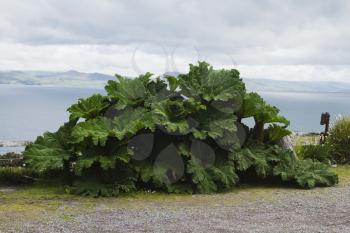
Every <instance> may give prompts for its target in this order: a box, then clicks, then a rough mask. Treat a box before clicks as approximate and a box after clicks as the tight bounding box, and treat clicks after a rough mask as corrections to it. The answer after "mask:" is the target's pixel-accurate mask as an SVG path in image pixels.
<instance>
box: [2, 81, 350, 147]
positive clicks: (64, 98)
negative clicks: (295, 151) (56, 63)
mask: <svg viewBox="0 0 350 233" xmlns="http://www.w3.org/2000/svg"><path fill="white" fill-rule="evenodd" d="M96 92H99V93H104V90H103V89H92V88H67V87H40V86H14V85H0V109H1V110H0V140H34V139H35V138H36V137H37V136H38V135H41V134H42V133H43V132H45V131H55V130H57V128H58V127H59V126H60V125H61V124H62V123H63V122H65V121H67V119H68V113H67V112H66V109H67V108H68V107H69V106H70V105H71V104H72V103H74V102H76V101H77V100H78V99H79V98H82V97H87V96H89V95H91V94H93V93H96ZM260 94H261V95H262V96H263V97H264V98H265V99H266V101H267V102H269V103H270V104H273V105H275V106H277V107H278V108H280V110H281V114H282V115H284V116H285V117H287V118H288V119H289V120H290V121H291V126H290V129H291V130H293V131H298V132H320V131H322V130H323V127H322V126H320V124H319V123H320V115H321V113H322V112H325V111H328V112H330V114H331V119H334V118H335V117H336V115H338V114H342V115H350V93H286V92H260ZM2 150H5V148H2ZM6 150H9V148H7V149H6ZM10 150H11V148H10ZM0 153H1V147H0Z"/></svg>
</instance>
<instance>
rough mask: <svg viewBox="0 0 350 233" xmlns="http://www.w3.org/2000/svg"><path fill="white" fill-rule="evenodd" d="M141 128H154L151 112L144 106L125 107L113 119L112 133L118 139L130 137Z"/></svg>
mask: <svg viewBox="0 0 350 233" xmlns="http://www.w3.org/2000/svg"><path fill="white" fill-rule="evenodd" d="M141 129H150V130H152V131H154V129H155V122H154V119H153V116H152V113H151V112H150V111H148V110H147V109H145V108H127V109H125V110H124V111H123V112H122V113H121V114H119V115H118V116H116V117H115V118H114V119H113V134H114V135H115V136H116V137H117V138H118V139H119V140H122V139H124V138H125V137H132V136H134V135H136V134H137V132H138V131H140V130H141Z"/></svg>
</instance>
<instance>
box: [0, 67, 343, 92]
mask: <svg viewBox="0 0 350 233" xmlns="http://www.w3.org/2000/svg"><path fill="white" fill-rule="evenodd" d="M178 74H179V73H176V72H169V73H166V74H165V75H174V76H176V75H178ZM111 79H115V78H114V76H112V75H106V74H101V73H82V72H78V71H74V70H71V71H67V72H46V71H0V84H14V85H45V86H67V87H68V86H73V87H104V85H105V84H106V82H107V81H108V80H111ZM243 80H244V82H245V83H246V86H247V89H248V90H250V91H283V92H349V93H350V83H341V82H301V81H282V80H271V79H258V78H256V79H252V78H243Z"/></svg>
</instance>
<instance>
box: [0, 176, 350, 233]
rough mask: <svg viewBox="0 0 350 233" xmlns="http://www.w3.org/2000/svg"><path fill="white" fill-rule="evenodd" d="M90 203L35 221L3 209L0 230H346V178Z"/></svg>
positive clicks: (349, 210) (67, 204)
mask: <svg viewBox="0 0 350 233" xmlns="http://www.w3.org/2000/svg"><path fill="white" fill-rule="evenodd" d="M43 202H44V203H42V204H43V205H44V206H45V205H47V204H50V203H49V202H47V203H45V200H43ZM89 203H90V204H89V205H87V203H85V202H84V203H83V202H82V201H81V200H79V199H78V200H74V201H72V200H64V201H62V202H60V203H59V204H58V205H57V206H55V207H54V208H52V209H51V210H50V211H49V210H47V211H46V212H45V211H44V212H43V211H41V212H40V213H41V214H42V215H39V219H37V218H35V217H34V216H32V217H33V219H30V218H28V216H26V217H21V212H20V211H18V212H17V215H11V214H9V213H12V212H4V213H5V214H7V215H8V217H11V218H13V217H14V216H16V217H17V222H16V224H9V225H7V226H6V227H4V228H3V230H1V229H0V232H99V233H100V232H327V233H328V232H350V182H347V183H342V184H340V185H338V186H336V187H332V188H317V189H314V190H298V189H286V188H284V189H283V188H247V189H242V190H239V191H237V192H230V193H223V194H215V195H193V196H189V195H187V196H184V195H178V196H166V195H160V196H156V197H154V196H153V195H148V196H144V197H142V198H137V197H127V198H119V199H118V198H112V199H92V201H91V202H89ZM0 205H1V199H0ZM82 210H84V211H82ZM0 214H1V213H0ZM4 216H5V215H4ZM4 216H3V217H4ZM23 216H24V215H23ZM0 219H1V216H0Z"/></svg>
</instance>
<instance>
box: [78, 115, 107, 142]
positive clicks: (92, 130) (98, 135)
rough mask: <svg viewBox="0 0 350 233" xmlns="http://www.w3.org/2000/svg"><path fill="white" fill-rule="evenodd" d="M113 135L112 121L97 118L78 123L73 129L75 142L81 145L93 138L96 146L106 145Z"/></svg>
mask: <svg viewBox="0 0 350 233" xmlns="http://www.w3.org/2000/svg"><path fill="white" fill-rule="evenodd" d="M111 134H112V120H110V119H107V118H105V117H97V118H94V119H91V120H87V121H85V122H80V123H78V124H77V125H76V126H75V127H74V129H73V133H72V136H73V142H74V143H79V142H82V141H84V140H85V139H87V138H91V139H92V141H93V143H94V144H95V145H98V144H100V145H102V146H103V145H105V144H106V141H107V138H108V136H109V135H111Z"/></svg>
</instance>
